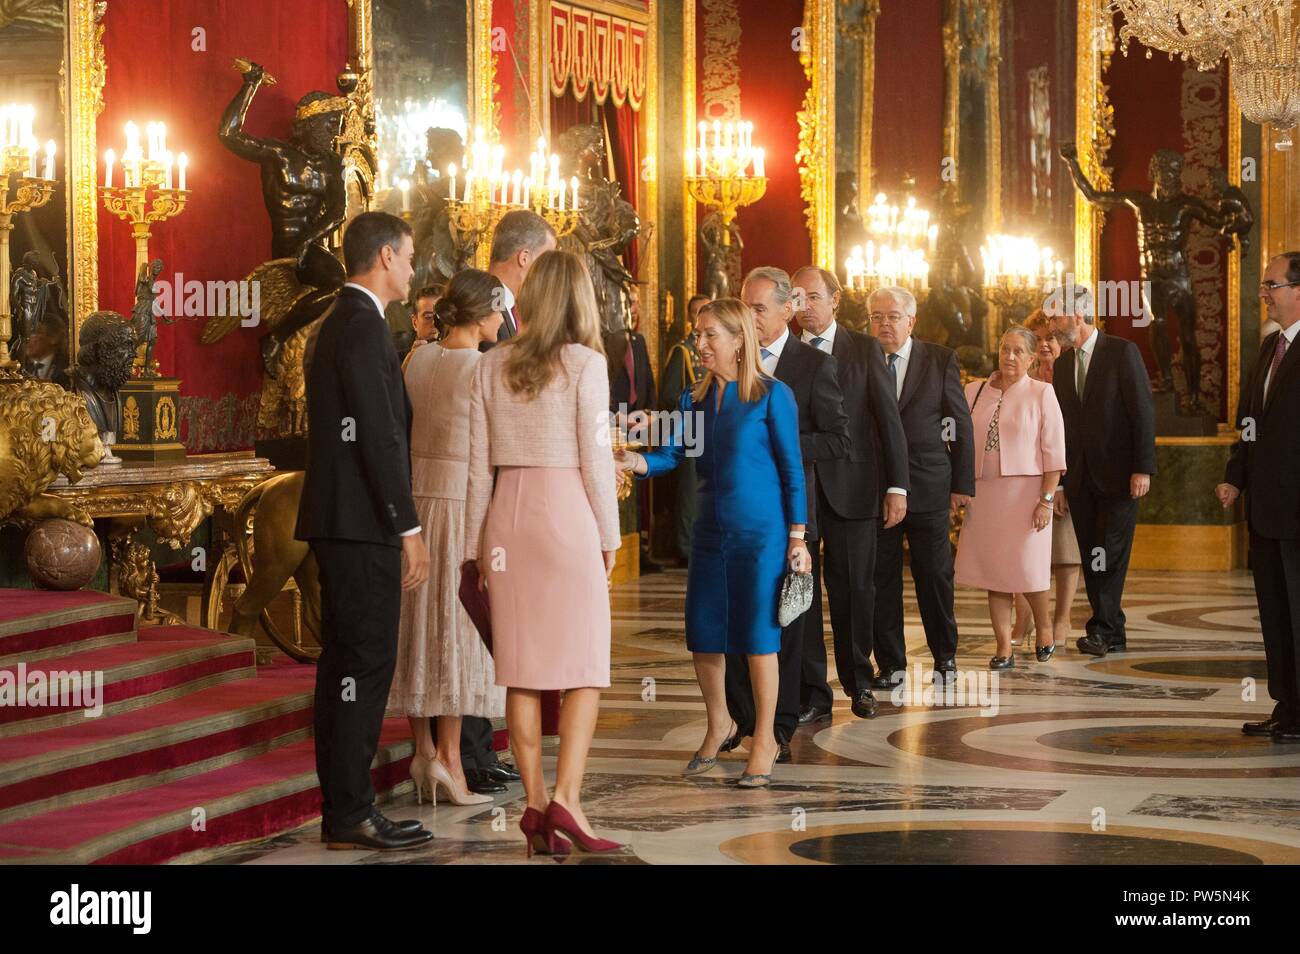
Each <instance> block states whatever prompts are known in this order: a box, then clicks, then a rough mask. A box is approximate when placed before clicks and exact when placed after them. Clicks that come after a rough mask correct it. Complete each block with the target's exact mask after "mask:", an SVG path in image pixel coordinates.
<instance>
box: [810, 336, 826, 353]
mask: <svg viewBox="0 0 1300 954" xmlns="http://www.w3.org/2000/svg"><path fill="white" fill-rule="evenodd" d="M825 343H826V339H825V338H814V339H813V340H812V346H813V347H814V348H817V349H818V350H821V351H825V350H826V349H825V348H823V347H822V345H824V344H825Z"/></svg>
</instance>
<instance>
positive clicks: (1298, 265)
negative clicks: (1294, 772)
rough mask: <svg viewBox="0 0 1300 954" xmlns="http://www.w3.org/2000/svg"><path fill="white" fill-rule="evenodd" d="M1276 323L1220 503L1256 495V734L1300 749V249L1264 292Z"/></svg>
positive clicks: (1251, 523)
mask: <svg viewBox="0 0 1300 954" xmlns="http://www.w3.org/2000/svg"><path fill="white" fill-rule="evenodd" d="M1259 294H1260V298H1262V299H1263V301H1264V304H1265V306H1266V307H1267V308H1268V316H1269V317H1270V318H1272V319H1273V320H1274V321H1276V322H1277V323H1278V325H1279V326H1280V329H1279V330H1278V331H1275V332H1273V334H1271V335H1269V336H1268V337H1267V338H1265V339H1264V343H1263V344H1262V345H1261V346H1260V349H1259V360H1257V361H1256V362H1255V368H1254V370H1253V371H1252V372H1251V375H1250V378H1249V379H1248V380H1247V382H1246V385H1245V387H1243V388H1242V390H1241V403H1240V406H1239V407H1238V409H1237V427H1239V428H1240V429H1241V436H1240V438H1239V439H1238V441H1237V443H1236V444H1234V445H1233V446H1232V455H1231V456H1230V457H1229V458H1228V466H1227V468H1226V471H1225V474H1224V478H1223V483H1221V484H1219V486H1218V487H1216V488H1215V493H1216V494H1217V495H1218V498H1219V502H1220V503H1222V504H1223V506H1225V507H1231V506H1232V505H1233V503H1234V502H1236V499H1237V495H1238V494H1241V493H1244V494H1245V495H1246V523H1247V525H1248V527H1249V528H1250V569H1251V573H1252V574H1253V575H1254V577H1255V600H1256V602H1257V603H1258V604H1259V624H1260V629H1261V630H1262V631H1263V635H1264V656H1265V659H1266V660H1267V662H1268V694H1269V695H1270V696H1272V697H1273V703H1274V705H1273V713H1272V715H1270V716H1269V718H1267V719H1265V720H1264V721H1263V722H1247V723H1245V724H1244V725H1243V726H1242V727H1241V731H1242V732H1244V733H1246V735H1259V736H1270V737H1271V738H1272V739H1273V741H1274V742H1291V743H1296V742H1300V481H1297V480H1296V473H1297V471H1300V414H1297V413H1296V409H1297V408H1300V355H1297V354H1296V352H1297V351H1300V348H1297V347H1295V343H1296V335H1297V333H1300V252H1286V253H1284V254H1282V255H1279V256H1278V257H1277V258H1275V259H1273V260H1272V261H1271V262H1269V264H1268V268H1267V269H1265V271H1264V278H1263V281H1262V282H1261V283H1260V286H1259Z"/></svg>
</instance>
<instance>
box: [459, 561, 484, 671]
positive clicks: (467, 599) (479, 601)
mask: <svg viewBox="0 0 1300 954" xmlns="http://www.w3.org/2000/svg"><path fill="white" fill-rule="evenodd" d="M478 581H479V575H478V564H477V563H475V562H474V561H473V560H470V561H468V562H467V563H465V564H464V565H463V566H462V567H461V568H460V590H459V593H458V595H459V596H460V605H461V606H463V607H465V612H466V613H468V614H469V618H470V622H472V623H473V624H474V628H475V629H477V630H478V634H479V637H480V638H481V639H482V640H483V645H485V646H486V647H487V651H488V652H489V653H491V652H492V612H491V610H490V609H489V608H488V595H487V591H485V590H480V589H479V588H478Z"/></svg>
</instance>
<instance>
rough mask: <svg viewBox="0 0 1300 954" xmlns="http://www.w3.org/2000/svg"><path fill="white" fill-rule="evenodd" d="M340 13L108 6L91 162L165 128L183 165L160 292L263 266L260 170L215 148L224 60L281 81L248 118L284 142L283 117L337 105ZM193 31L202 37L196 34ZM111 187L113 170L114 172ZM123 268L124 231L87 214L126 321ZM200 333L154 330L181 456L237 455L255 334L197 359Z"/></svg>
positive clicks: (329, 3) (233, 6)
mask: <svg viewBox="0 0 1300 954" xmlns="http://www.w3.org/2000/svg"><path fill="white" fill-rule="evenodd" d="M348 17H349V12H348V6H347V3H346V2H345V0H275V2H273V3H272V2H267V0H167V2H166V3H156V2H152V0H114V2H113V3H110V4H109V5H108V11H107V13H106V14H105V16H104V21H103V22H104V26H105V32H104V53H105V58H106V60H107V64H108V81H107V84H106V86H105V89H104V112H103V114H102V115H101V116H100V119H99V125H98V133H99V145H98V150H99V155H100V162H101V168H100V171H99V173H98V176H99V181H100V182H101V183H102V181H103V174H104V173H103V168H102V162H103V154H104V150H106V149H110V148H111V149H113V150H114V151H115V152H117V153H118V154H119V155H120V154H121V152H122V148H123V145H124V142H125V135H124V133H123V126H124V125H125V124H126V122H127V120H134V121H135V122H136V123H137V124H139V125H140V126H141V127H142V128H141V136H142V138H143V135H144V130H143V125H144V124H145V123H147V122H149V121H151V120H162V121H164V122H166V123H167V131H168V138H167V141H168V146H169V147H170V148H171V149H172V150H173V151H176V152H179V151H182V150H183V151H184V152H186V153H187V154H188V155H189V158H190V170H189V185H190V187H191V188H192V189H193V195H192V196H191V197H190V201H189V205H188V207H187V208H186V209H185V211H184V213H182V214H181V215H180V216H179V217H178V218H176V219H174V220H172V221H170V222H166V223H163V224H161V225H159V226H157V227H156V228H155V230H154V237H153V239H152V241H151V242H150V246H149V252H150V255H151V256H152V257H154V258H161V259H162V260H163V266H164V268H163V274H162V277H163V278H167V279H171V278H173V276H174V275H175V273H176V272H181V273H183V275H184V278H185V281H187V282H188V281H189V280H190V279H197V280H199V281H207V280H222V281H226V280H231V279H236V280H237V279H241V278H243V277H244V276H246V275H247V274H248V273H249V272H250V271H251V270H252V269H253V267H254V266H255V265H257V264H258V263H259V262H262V261H265V260H266V259H268V258H270V256H271V236H270V224H269V221H268V219H267V215H266V211H265V207H264V205H263V203H262V197H261V186H260V180H259V175H258V169H257V167H256V166H255V165H253V164H252V163H249V162H246V161H244V160H242V159H240V158H238V157H237V156H235V155H234V154H233V153H231V152H229V151H228V150H226V148H225V147H224V146H222V145H221V143H220V142H219V141H218V139H217V125H218V123H219V121H220V119H221V113H222V111H223V110H224V109H225V107H226V104H227V103H228V102H229V101H230V99H231V97H233V96H234V94H235V93H236V92H237V91H238V89H239V86H240V77H239V74H238V73H237V72H235V70H234V69H233V68H232V65H231V64H232V60H233V58H234V57H236V56H242V57H245V58H247V59H251V60H253V61H254V62H257V63H260V64H262V65H263V66H264V67H265V68H266V70H267V71H268V72H269V73H271V74H272V75H273V76H275V77H276V79H277V80H279V84H278V85H276V86H273V87H269V88H267V87H264V88H263V89H262V91H261V92H260V93H259V94H258V97H257V99H256V100H254V102H253V106H252V109H251V110H250V111H249V117H248V130H249V132H251V133H253V134H254V135H260V136H267V137H275V138H287V136H288V134H289V130H290V123H291V121H292V118H293V108H294V103H295V102H296V101H297V99H298V97H300V96H302V95H303V94H304V93H307V92H309V91H311V90H317V89H319V90H324V91H326V92H330V93H336V92H337V87H336V86H335V83H334V79H335V77H336V76H337V74H338V72H339V70H340V69H341V68H342V67H343V66H344V64H345V63H346V61H347V55H348ZM197 30H202V31H203V34H202V35H201V36H199V35H196V33H195V31H197ZM115 173H116V181H117V182H118V183H119V184H120V182H121V169H120V167H119V168H118V169H117V170H116V171H115ZM134 257H135V247H134V243H133V242H132V241H131V236H130V227H129V226H128V225H127V224H126V223H124V222H122V221H121V220H119V219H116V218H111V217H110V216H109V215H108V213H107V212H106V211H105V210H104V209H103V208H102V206H101V208H100V213H99V303H100V307H101V308H104V309H112V310H114V311H118V312H121V313H123V314H129V313H130V309H131V305H132V302H133V294H134V285H135V281H134V276H133V275H132V271H133V266H134ZM202 328H203V321H202V320H201V319H199V320H194V319H183V320H180V321H178V322H177V323H175V324H173V325H160V327H159V330H158V347H157V352H156V355H157V358H158V361H159V363H160V364H161V366H162V371H163V373H164V374H167V375H175V376H177V377H179V378H181V394H182V398H183V399H182V409H181V415H182V432H181V433H182V439H183V440H184V441H185V443H186V446H187V447H188V449H189V450H190V452H191V453H195V452H202V451H210V450H227V449H239V448H249V447H252V444H253V425H254V422H255V418H256V411H257V394H258V392H259V390H260V388H261V382H262V373H261V365H260V361H259V358H258V347H257V338H258V337H260V336H261V334H262V330H261V329H258V328H249V329H239V330H237V331H235V332H232V333H231V334H230V335H228V336H227V337H226V338H225V339H224V340H223V341H221V342H219V343H217V344H215V345H200V344H199V335H200V333H201V332H202Z"/></svg>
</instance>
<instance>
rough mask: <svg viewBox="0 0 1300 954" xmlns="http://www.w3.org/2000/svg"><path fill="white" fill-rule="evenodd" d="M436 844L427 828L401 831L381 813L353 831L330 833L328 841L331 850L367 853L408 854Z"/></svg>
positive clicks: (349, 829)
mask: <svg viewBox="0 0 1300 954" xmlns="http://www.w3.org/2000/svg"><path fill="white" fill-rule="evenodd" d="M431 841H433V832H431V831H428V830H427V829H425V828H419V829H417V830H416V831H400V830H398V829H397V828H395V827H393V823H392V822H390V821H388V819H386V818H384V816H383V815H380V814H379V813H378V812H373V813H371V815H370V817H369V818H365V819H363V820H362V821H360V822H358V823H357V824H355V825H353V826H351V827H350V828H345V829H343V830H342V831H331V832H330V833H329V838H328V839H327V840H326V842H325V847H327V848H328V849H329V850H330V851H346V850H348V849H363V850H366V851H409V850H410V849H412V848H419V847H420V846H421V845H427V844H428V843H429V842H431Z"/></svg>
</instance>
